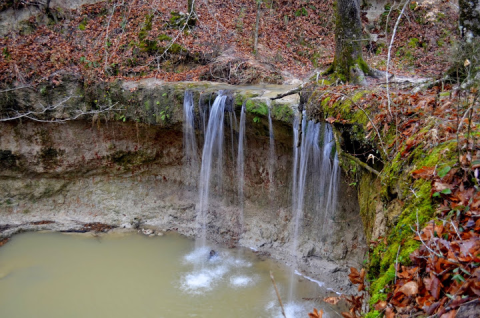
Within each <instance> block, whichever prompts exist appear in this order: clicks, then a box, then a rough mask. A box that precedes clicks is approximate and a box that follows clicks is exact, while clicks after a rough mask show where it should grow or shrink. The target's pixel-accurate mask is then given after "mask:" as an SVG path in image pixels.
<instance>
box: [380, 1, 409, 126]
mask: <svg viewBox="0 0 480 318" xmlns="http://www.w3.org/2000/svg"><path fill="white" fill-rule="evenodd" d="M409 3H410V0H407V1H405V4H404V5H403V8H402V11H401V12H400V15H399V16H398V19H397V22H396V23H395V27H394V28H393V34H392V38H391V39H390V45H389V46H388V55H387V70H386V74H385V79H386V81H387V96H388V112H389V113H390V116H392V117H393V115H392V110H391V108H390V104H391V99H390V90H389V86H388V80H389V76H388V75H389V74H388V68H389V66H390V56H391V52H392V46H393V41H394V40H395V34H396V33H397V28H398V25H399V24H400V19H401V18H402V15H403V12H404V11H405V8H406V7H407V5H408V4H409Z"/></svg>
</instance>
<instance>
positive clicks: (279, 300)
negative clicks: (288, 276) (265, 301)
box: [270, 271, 287, 318]
mask: <svg viewBox="0 0 480 318" xmlns="http://www.w3.org/2000/svg"><path fill="white" fill-rule="evenodd" d="M270 278H271V279H272V283H273V287H274V288H275V293H276V294H277V298H278V302H279V303H280V307H281V308H282V315H283V317H284V318H287V316H286V315H285V309H284V308H283V303H282V299H281V298H280V293H279V292H278V288H277V284H276V283H275V278H273V272H272V271H270Z"/></svg>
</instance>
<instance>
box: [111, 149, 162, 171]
mask: <svg viewBox="0 0 480 318" xmlns="http://www.w3.org/2000/svg"><path fill="white" fill-rule="evenodd" d="M110 160H111V161H112V162H113V163H115V164H117V165H119V166H122V167H123V168H132V167H134V166H138V165H143V164H146V163H150V162H152V161H153V160H155V154H150V153H147V152H146V151H142V150H139V151H117V152H115V153H113V154H112V155H110Z"/></svg>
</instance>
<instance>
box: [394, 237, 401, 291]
mask: <svg viewBox="0 0 480 318" xmlns="http://www.w3.org/2000/svg"><path fill="white" fill-rule="evenodd" d="M400 246H401V245H398V251H397V257H396V258H395V285H396V284H397V268H398V254H400Z"/></svg>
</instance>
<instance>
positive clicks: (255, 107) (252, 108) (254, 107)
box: [245, 99, 268, 116]
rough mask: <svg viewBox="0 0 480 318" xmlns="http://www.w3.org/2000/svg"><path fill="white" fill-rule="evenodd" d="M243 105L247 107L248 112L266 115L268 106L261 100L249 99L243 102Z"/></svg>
mask: <svg viewBox="0 0 480 318" xmlns="http://www.w3.org/2000/svg"><path fill="white" fill-rule="evenodd" d="M245 107H246V109H247V112H249V113H252V114H255V115H261V116H267V115H268V106H267V104H265V103H263V102H255V101H253V100H251V99H249V100H248V101H247V103H246V104H245Z"/></svg>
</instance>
